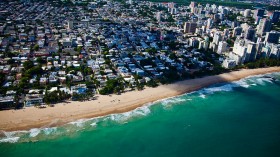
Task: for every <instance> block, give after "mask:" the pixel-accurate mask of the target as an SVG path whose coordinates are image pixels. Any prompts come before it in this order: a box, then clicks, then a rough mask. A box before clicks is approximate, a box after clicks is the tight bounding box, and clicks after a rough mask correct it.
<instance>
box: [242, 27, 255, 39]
mask: <svg viewBox="0 0 280 157" xmlns="http://www.w3.org/2000/svg"><path fill="white" fill-rule="evenodd" d="M255 34H256V30H255V29H254V28H252V27H249V28H248V29H247V30H245V35H244V38H245V39H248V40H251V41H253V40H254V39H255Z"/></svg>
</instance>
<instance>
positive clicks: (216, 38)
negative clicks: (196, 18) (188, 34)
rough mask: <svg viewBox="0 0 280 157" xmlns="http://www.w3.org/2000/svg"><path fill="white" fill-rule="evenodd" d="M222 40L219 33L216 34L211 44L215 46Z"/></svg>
mask: <svg viewBox="0 0 280 157" xmlns="http://www.w3.org/2000/svg"><path fill="white" fill-rule="evenodd" d="M221 40H222V36H221V34H220V33H219V32H216V33H215V35H214V38H213V43H215V44H216V45H218V44H219V41H221Z"/></svg>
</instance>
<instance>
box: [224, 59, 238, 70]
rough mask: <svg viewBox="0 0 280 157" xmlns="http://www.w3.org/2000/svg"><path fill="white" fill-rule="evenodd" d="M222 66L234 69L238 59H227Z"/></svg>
mask: <svg viewBox="0 0 280 157" xmlns="http://www.w3.org/2000/svg"><path fill="white" fill-rule="evenodd" d="M222 66H223V67H224V68H227V69H232V68H234V67H235V66H236V61H235V60H234V59H225V60H224V61H223V63H222Z"/></svg>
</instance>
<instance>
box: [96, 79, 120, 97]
mask: <svg viewBox="0 0 280 157" xmlns="http://www.w3.org/2000/svg"><path fill="white" fill-rule="evenodd" d="M123 90H124V83H123V81H122V79H121V78H118V79H111V80H108V81H107V82H106V86H105V87H103V88H102V89H100V90H99V94H101V95H106V94H112V93H117V94H120V92H121V91H123Z"/></svg>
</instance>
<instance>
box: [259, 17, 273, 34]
mask: <svg viewBox="0 0 280 157" xmlns="http://www.w3.org/2000/svg"><path fill="white" fill-rule="evenodd" d="M271 26H272V24H271V20H269V19H266V18H264V19H261V20H260V22H259V24H258V26H257V34H258V35H261V36H262V35H263V34H264V33H266V32H269V31H270V30H271Z"/></svg>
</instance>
